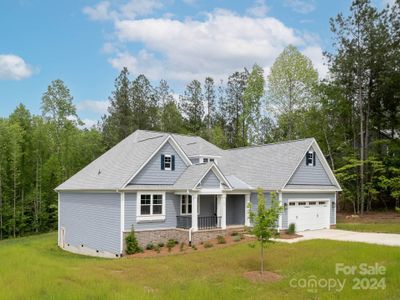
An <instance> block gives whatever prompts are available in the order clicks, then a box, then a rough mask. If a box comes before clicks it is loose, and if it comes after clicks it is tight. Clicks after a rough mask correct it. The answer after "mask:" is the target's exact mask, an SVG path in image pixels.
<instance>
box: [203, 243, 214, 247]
mask: <svg viewBox="0 0 400 300" xmlns="http://www.w3.org/2000/svg"><path fill="white" fill-rule="evenodd" d="M203 245H204V248H211V247H212V246H213V244H212V243H210V242H205V243H204V244H203Z"/></svg>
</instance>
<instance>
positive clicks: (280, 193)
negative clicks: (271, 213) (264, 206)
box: [278, 192, 283, 231]
mask: <svg viewBox="0 0 400 300" xmlns="http://www.w3.org/2000/svg"><path fill="white" fill-rule="evenodd" d="M278 197H279V198H278V200H279V206H282V192H278ZM282 214H283V212H281V213H280V214H279V221H278V231H279V230H280V229H282V226H283V224H282V222H283V220H282Z"/></svg>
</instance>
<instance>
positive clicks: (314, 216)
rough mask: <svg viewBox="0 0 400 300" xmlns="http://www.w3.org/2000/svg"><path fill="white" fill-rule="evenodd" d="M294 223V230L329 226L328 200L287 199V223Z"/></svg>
mask: <svg viewBox="0 0 400 300" xmlns="http://www.w3.org/2000/svg"><path fill="white" fill-rule="evenodd" d="M291 223H295V224H296V231H304V230H314V229H322V228H329V201H328V200H311V201H306V200H302V201H291V200H289V208H288V224H291Z"/></svg>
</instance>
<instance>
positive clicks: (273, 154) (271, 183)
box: [218, 138, 314, 190]
mask: <svg viewBox="0 0 400 300" xmlns="http://www.w3.org/2000/svg"><path fill="white" fill-rule="evenodd" d="M313 141H314V139H312V138H310V139H304V140H298V141H292V142H283V143H276V144H267V145H262V146H254V147H243V148H237V149H231V150H225V151H224V154H223V156H222V158H220V159H219V160H218V166H219V167H220V169H221V171H222V172H223V173H224V174H225V176H229V175H235V176H236V177H237V178H239V179H240V180H241V181H243V182H245V183H246V184H248V185H250V186H252V187H255V188H257V187H262V188H263V189H265V190H279V189H281V188H282V187H283V185H284V184H285V183H286V181H287V180H288V179H289V177H290V176H291V175H292V173H293V171H294V170H295V168H296V167H297V165H298V164H299V162H300V160H301V159H302V158H303V155H304V153H305V152H306V151H307V150H308V148H309V147H310V146H311V144H312V143H313Z"/></svg>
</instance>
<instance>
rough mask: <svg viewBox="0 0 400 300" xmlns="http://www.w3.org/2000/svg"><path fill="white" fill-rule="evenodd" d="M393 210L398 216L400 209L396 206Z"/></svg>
mask: <svg viewBox="0 0 400 300" xmlns="http://www.w3.org/2000/svg"><path fill="white" fill-rule="evenodd" d="M394 210H395V212H397V213H398V214H400V207H397V206H396V207H395V208H394Z"/></svg>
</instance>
